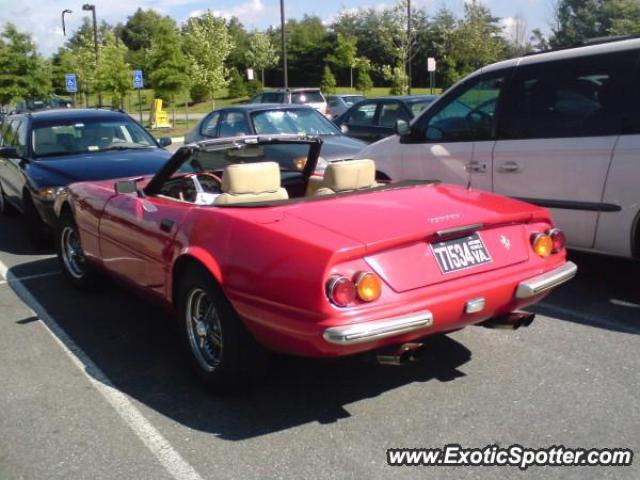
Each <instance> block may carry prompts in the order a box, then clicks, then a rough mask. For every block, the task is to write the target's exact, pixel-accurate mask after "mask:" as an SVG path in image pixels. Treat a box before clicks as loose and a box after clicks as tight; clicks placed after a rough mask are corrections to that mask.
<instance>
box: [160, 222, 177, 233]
mask: <svg viewBox="0 0 640 480" xmlns="http://www.w3.org/2000/svg"><path fill="white" fill-rule="evenodd" d="M175 223H176V222H174V221H173V220H169V219H168V218H165V219H164V220H162V221H161V222H160V230H162V231H163V232H167V233H169V232H171V230H172V229H173V226H174V225H175Z"/></svg>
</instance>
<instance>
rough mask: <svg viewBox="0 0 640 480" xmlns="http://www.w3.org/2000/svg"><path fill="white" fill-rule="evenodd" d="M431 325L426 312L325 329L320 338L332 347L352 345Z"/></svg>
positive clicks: (429, 314)
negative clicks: (331, 344) (332, 345)
mask: <svg viewBox="0 0 640 480" xmlns="http://www.w3.org/2000/svg"><path fill="white" fill-rule="evenodd" d="M431 325H433V315H432V314H431V312H430V311H428V310H426V311H423V312H419V313H412V314H411V315H404V316H402V317H396V318H391V319H389V320H381V321H377V322H364V323H356V324H353V325H344V326H339V327H330V328H327V329H326V330H325V331H324V333H323V334H322V337H323V338H324V339H325V340H326V341H327V342H329V343H333V344H334V345H353V344H356V343H363V342H370V341H372V340H379V339H381V338H386V337H392V336H394V335H401V334H403V333H408V332H412V331H414V330H419V329H421V328H426V327H430V326H431Z"/></svg>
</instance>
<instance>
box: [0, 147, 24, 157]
mask: <svg viewBox="0 0 640 480" xmlns="http://www.w3.org/2000/svg"><path fill="white" fill-rule="evenodd" d="M0 157H4V158H20V153H19V152H18V150H17V149H16V148H15V147H0Z"/></svg>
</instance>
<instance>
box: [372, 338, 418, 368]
mask: <svg viewBox="0 0 640 480" xmlns="http://www.w3.org/2000/svg"><path fill="white" fill-rule="evenodd" d="M422 346H423V344H422V343H417V342H409V343H403V344H401V345H393V346H391V347H387V348H383V349H380V350H378V351H377V352H376V361H377V362H378V364H380V365H396V366H398V365H403V364H405V363H408V362H415V361H417V360H418V359H419V358H420V355H421V353H422Z"/></svg>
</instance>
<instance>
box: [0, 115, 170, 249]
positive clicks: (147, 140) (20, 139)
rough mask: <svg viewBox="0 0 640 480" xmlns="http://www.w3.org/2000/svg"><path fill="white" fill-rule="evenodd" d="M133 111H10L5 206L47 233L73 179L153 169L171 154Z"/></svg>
mask: <svg viewBox="0 0 640 480" xmlns="http://www.w3.org/2000/svg"><path fill="white" fill-rule="evenodd" d="M170 143H171V139H169V138H168V137H167V138H164V139H161V141H160V143H158V142H157V141H156V140H155V139H154V138H153V136H151V135H150V134H149V133H148V132H147V131H146V130H145V129H144V128H143V127H142V126H141V125H139V124H138V123H136V122H135V121H134V120H133V119H131V117H129V115H126V114H124V113H120V112H114V111H110V110H102V109H86V110H74V109H69V110H43V111H40V112H34V113H26V114H17V115H9V116H7V117H5V119H4V121H3V123H2V127H1V130H0V212H3V213H6V212H10V211H11V210H18V211H19V212H21V213H23V214H24V215H25V216H26V218H27V225H28V227H29V230H30V233H31V235H32V238H33V239H34V240H35V241H36V242H40V241H42V240H44V239H46V238H47V236H48V234H49V233H50V230H51V228H52V227H54V226H55V222H56V218H55V215H54V214H53V201H54V200H55V197H56V195H57V194H58V193H59V192H61V191H62V190H64V187H66V186H67V185H68V184H69V183H72V182H77V181H80V180H100V179H104V178H117V177H126V176H135V175H143V174H149V173H154V172H156V171H158V169H159V168H160V167H161V166H162V165H164V163H165V162H166V161H167V160H168V159H169V157H170V156H171V154H170V153H169V152H167V151H166V150H164V149H163V148H162V147H163V146H167V145H169V144H170Z"/></svg>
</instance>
